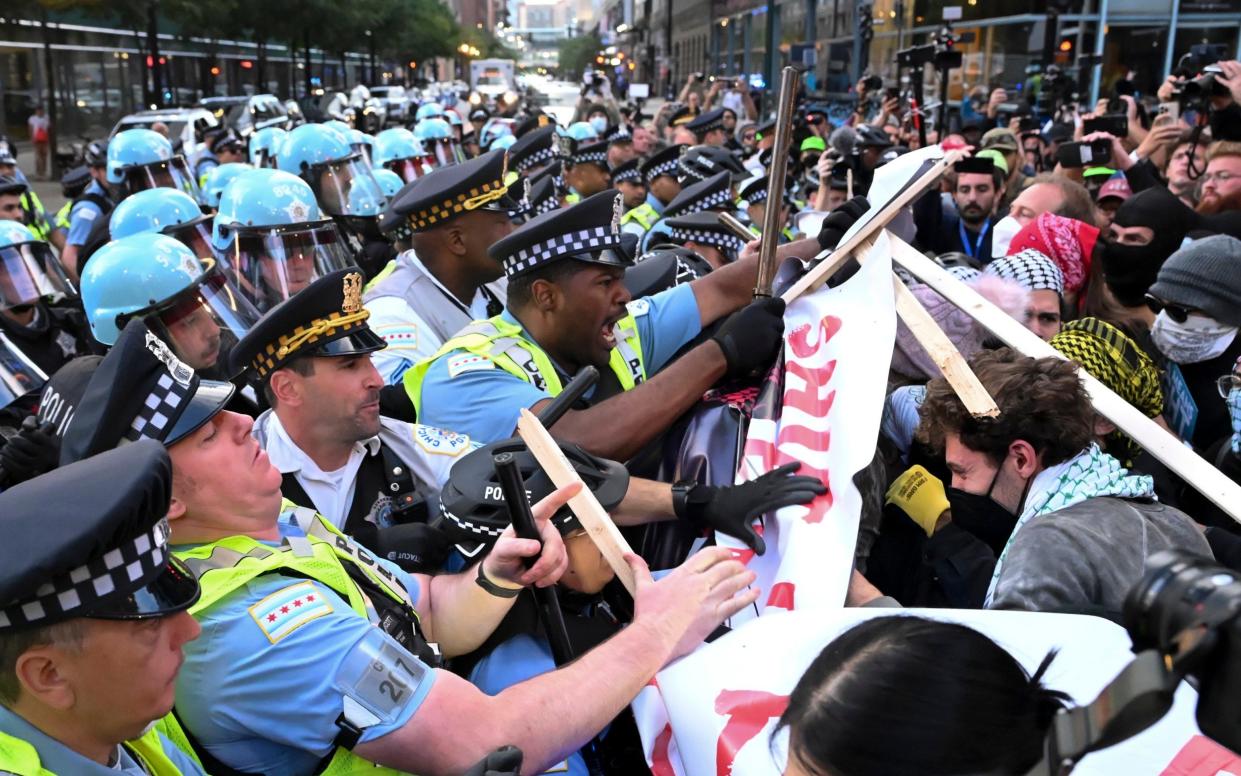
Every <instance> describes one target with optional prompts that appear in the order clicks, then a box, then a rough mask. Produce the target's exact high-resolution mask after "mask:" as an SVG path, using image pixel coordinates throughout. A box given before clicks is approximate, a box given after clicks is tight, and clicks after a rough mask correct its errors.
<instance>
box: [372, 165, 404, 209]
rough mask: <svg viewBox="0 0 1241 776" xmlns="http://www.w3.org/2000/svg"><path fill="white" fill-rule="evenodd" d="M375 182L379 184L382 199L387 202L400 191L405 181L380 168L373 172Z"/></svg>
mask: <svg viewBox="0 0 1241 776" xmlns="http://www.w3.org/2000/svg"><path fill="white" fill-rule="evenodd" d="M375 182H376V183H378V184H379V190H380V192H382V193H383V195H384V199H386V200H388V201H389V202H391V201H392V198H393V197H395V196H396V193H397V192H398V191H400V190H401V187H402V186H404V185H405V181H403V180H401V176H399V175H397V174H396V173H395V172H393V171H392V170H388V169H385V168H382V167H381V168H379V169H378V170H375Z"/></svg>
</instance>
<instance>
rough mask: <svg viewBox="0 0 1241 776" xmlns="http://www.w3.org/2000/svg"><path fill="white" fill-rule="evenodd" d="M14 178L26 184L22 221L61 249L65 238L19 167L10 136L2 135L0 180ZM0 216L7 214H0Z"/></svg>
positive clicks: (35, 232) (0, 138)
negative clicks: (56, 229)
mask: <svg viewBox="0 0 1241 776" xmlns="http://www.w3.org/2000/svg"><path fill="white" fill-rule="evenodd" d="M4 178H13V179H14V180H15V181H16V182H18V183H22V184H26V190H25V191H23V192H20V202H19V204H20V205H21V218H20V220H21V222H22V223H23V224H25V225H26V226H27V227H29V228H30V231H31V232H33V233H34V236H35V237H37V238H39V239H40V240H43V241H44V242H47V243H51V244H52V245H54V246H56V250H57V251H59V250H60V249H61V248H63V247H64V238H63V237H62V236H61V235H59V234H57V233H56V231H55V230H54V229H53V225H52V222H51V221H49V220H48V218H47V211H46V210H45V209H44V208H43V202H42V201H40V200H39V195H38V193H36V192H35V190H34V189H33V188H31V187H30V185H29V181H27V180H26V176H25V175H22V173H21V170H20V169H18V167H17V154H16V151H15V149H14V148H13V144H12V143H11V142H9V140H8V138H4V137H0V180H3V179H4ZM0 218H7V216H3V215H0Z"/></svg>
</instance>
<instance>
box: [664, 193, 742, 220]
mask: <svg viewBox="0 0 1241 776" xmlns="http://www.w3.org/2000/svg"><path fill="white" fill-rule="evenodd" d="M732 201H733V198H732V195H731V194H729V193H728V190H727V189H724V190H723V191H717V192H715V193H713V194H711V195H709V196H706V197H703V198H702V199H700V200H698V201H696V202H687V203H685V204H684V205H683V206H682V207H681V208H680V209H679V210H677V211H676V213H675V214H668V213H665V214H664V216H665V217H668V218H679V217H680V216H692V215H693V214H695V213H701V212H702V211H704V210H710V209H711V208H716V207H724V206H725V205H729V204H732Z"/></svg>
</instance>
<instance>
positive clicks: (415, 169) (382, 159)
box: [371, 127, 435, 183]
mask: <svg viewBox="0 0 1241 776" xmlns="http://www.w3.org/2000/svg"><path fill="white" fill-rule="evenodd" d="M371 162H372V163H373V165H374V168H375V171H376V172H378V171H379V170H381V169H387V170H391V171H393V172H395V173H396V174H397V175H399V176H401V180H403V181H405V182H406V183H409V182H410V181H415V180H417V179H419V178H421V177H422V176H424V175H426V174H427V173H429V172H431V170H432V169H434V168H435V160H434V158H433V157H432V156H431V155H430V154H428V153H427V152H426V150H425V149H424V148H423V147H422V143H419V142H418V138H416V137H414V133H413V132H410V131H409V130H408V129H405V128H403V127H393V128H392V129H385V130H384V131H383V132H380V133H379V134H378V135H375V153H374V156H373V157H371Z"/></svg>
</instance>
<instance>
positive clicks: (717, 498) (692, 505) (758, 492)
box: [673, 461, 827, 555]
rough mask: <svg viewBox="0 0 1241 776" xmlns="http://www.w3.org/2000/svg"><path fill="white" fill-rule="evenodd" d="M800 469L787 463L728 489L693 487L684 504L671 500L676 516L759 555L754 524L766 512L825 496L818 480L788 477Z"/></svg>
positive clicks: (763, 549)
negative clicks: (722, 535) (735, 541)
mask: <svg viewBox="0 0 1241 776" xmlns="http://www.w3.org/2000/svg"><path fill="white" fill-rule="evenodd" d="M800 466H801V464H800V463H798V462H796V461H794V462H793V463H786V464H785V465H783V466H780V467H778V468H775V469H772V470H771V471H769V472H767V473H766V474H764V475H763V476H761V477H758V478H756V479H753V480H750V481H749V482H743V483H741V484H740V485H731V486H728V487H712V486H710V485H696V486H694V488H693V489H692V490H690V492H689V494H688V495H687V496H686V497H685V499H684V500H683V501H680V502H678V500H677V499H676V498H674V499H673V509H674V510H675V511H676V513H677V517H681V518H684V519H685V520H688V521H689V523H690V525H692V526H694V527H695V528H698V529H705V528H710V529H712V530H715V531H719V532H720V533H725V534H728V535H729V536H734V537H736V538H738V539H740V540H741V541H743V542H745V543H746V544H747V545H749V547H750V549H752V550H754V551H755V552H756V553H758V554H759V555H762V554H763V553H764V552H766V551H767V544H766V542H764V541H763V537H761V536H759V535H758V534H757V533H756V532H755V531H754V521H755V520H757V519H758V518H759V517H761V516H762V515H765V514H766V513H768V512H772V511H774V510H776V509H779V508H780V507H787V506H792V505H793V504H806V503H809V502H810V501H813V500H814V498H815V496H822V495H823V494H824V493H827V487H826V486H825V485H824V484H823V483H822V482H820V481H819V479H818V478H817V477H806V476H803V475H798V476H789V475H791V474H792V473H793V472H795V471H797V469H798V468H799V467H800Z"/></svg>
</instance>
